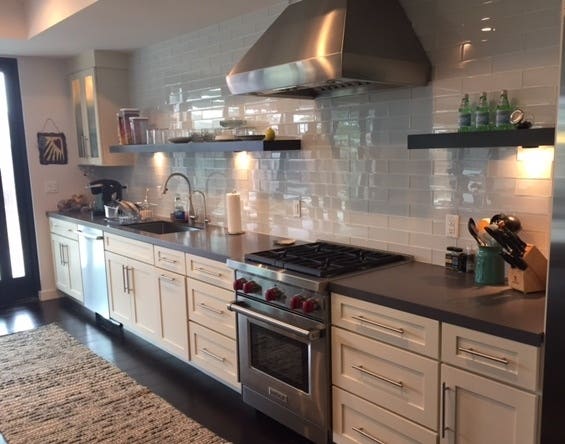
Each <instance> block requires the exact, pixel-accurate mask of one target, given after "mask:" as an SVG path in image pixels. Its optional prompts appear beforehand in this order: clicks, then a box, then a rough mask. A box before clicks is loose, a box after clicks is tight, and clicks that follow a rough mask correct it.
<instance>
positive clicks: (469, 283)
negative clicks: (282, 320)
mask: <svg viewBox="0 0 565 444" xmlns="http://www.w3.org/2000/svg"><path fill="white" fill-rule="evenodd" d="M48 215H49V216H53V217H57V218H60V219H64V220H68V221H70V222H76V223H83V224H87V225H90V226H94V227H98V228H101V229H103V230H104V231H106V232H109V233H115V234H118V235H121V236H125V237H130V238H132V239H138V240H140V241H145V242H151V243H153V244H155V245H159V246H162V247H166V248H172V249H175V250H180V251H185V252H188V253H194V254H197V255H199V256H204V257H208V258H210V259H214V260H219V261H225V260H226V259H228V258H230V259H234V260H237V261H243V260H244V256H245V254H247V253H252V252H256V251H262V250H268V249H270V248H273V246H274V242H275V240H277V239H281V238H280V237H276V236H269V235H265V234H259V233H244V234H239V235H229V234H227V232H226V231H225V229H224V228H222V227H217V226H208V227H207V228H206V229H204V230H200V231H190V232H182V233H171V234H160V235H159V234H151V233H147V232H142V231H139V230H135V229H132V228H128V227H127V226H125V225H118V224H113V223H112V224H111V223H108V222H107V221H106V220H105V219H104V217H102V216H95V217H92V216H91V215H90V213H57V212H51V213H48ZM330 291H334V292H337V293H341V294H344V295H347V296H352V297H356V298H359V299H363V300H366V301H370V302H375V303H378V304H381V305H385V306H388V307H391V308H396V309H399V310H403V311H406V312H409V313H414V314H417V315H421V316H426V317H429V318H433V319H437V320H440V321H443V322H449V323H452V324H455V325H460V326H462V327H467V328H471V329H474V330H479V331H483V332H485V333H491V334H493V335H496V336H501V337H505V338H508V339H513V340H515V341H519V342H523V343H526V344H531V345H540V344H541V343H542V342H543V331H544V319H545V294H544V293H543V292H542V293H533V294H529V295H523V294H522V293H520V292H518V291H515V290H512V289H511V288H510V287H505V286H497V287H493V286H485V287H479V286H476V285H475V284H474V281H473V275H472V274H465V273H457V272H453V271H449V270H446V269H445V268H443V267H440V266H436V265H430V264H424V263H420V262H411V263H408V264H403V265H398V266H392V267H387V268H384V269H379V270H375V271H369V272H365V273H363V274H358V275H355V276H351V277H346V278H343V279H336V280H334V281H333V282H331V283H330Z"/></svg>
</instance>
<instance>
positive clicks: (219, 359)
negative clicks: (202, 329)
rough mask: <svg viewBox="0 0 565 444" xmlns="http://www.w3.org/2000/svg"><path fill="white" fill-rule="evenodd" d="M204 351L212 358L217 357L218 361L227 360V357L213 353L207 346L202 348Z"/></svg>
mask: <svg viewBox="0 0 565 444" xmlns="http://www.w3.org/2000/svg"><path fill="white" fill-rule="evenodd" d="M202 353H204V354H206V355H208V356H210V357H211V358H213V359H215V360H216V361H220V362H225V360H226V358H224V357H222V356H218V355H217V354H216V353H212V352H211V351H210V350H208V349H207V348H203V349H202Z"/></svg>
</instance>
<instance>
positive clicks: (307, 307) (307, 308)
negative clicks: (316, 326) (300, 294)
mask: <svg viewBox="0 0 565 444" xmlns="http://www.w3.org/2000/svg"><path fill="white" fill-rule="evenodd" d="M317 308H318V303H317V302H316V300H315V299H306V300H305V301H304V302H303V303H302V311H303V312H304V313H312V312H313V311H314V310H316V309H317Z"/></svg>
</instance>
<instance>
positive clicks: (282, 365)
mask: <svg viewBox="0 0 565 444" xmlns="http://www.w3.org/2000/svg"><path fill="white" fill-rule="evenodd" d="M249 329H250V332H249V333H250V342H251V366H252V367H254V368H256V369H257V370H260V371H262V372H264V373H267V374H268V375H270V376H272V377H273V378H276V379H278V380H280V381H283V382H285V383H287V384H289V385H291V386H293V387H295V388H297V389H299V390H302V391H303V392H306V393H309V392H310V382H309V377H308V375H309V372H308V362H309V359H308V344H305V343H304V342H300V341H297V340H296V339H292V338H289V337H287V336H284V335H281V334H279V333H277V332H273V331H271V330H269V329H266V328H264V327H261V326H259V325H257V324H254V323H252V322H251V323H250V324H249Z"/></svg>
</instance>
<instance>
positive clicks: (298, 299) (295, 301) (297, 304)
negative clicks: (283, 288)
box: [290, 294, 304, 310]
mask: <svg viewBox="0 0 565 444" xmlns="http://www.w3.org/2000/svg"><path fill="white" fill-rule="evenodd" d="M303 302H304V296H302V295H301V294H295V295H294V296H293V297H291V298H290V308H291V310H296V309H297V308H302V303H303Z"/></svg>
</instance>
